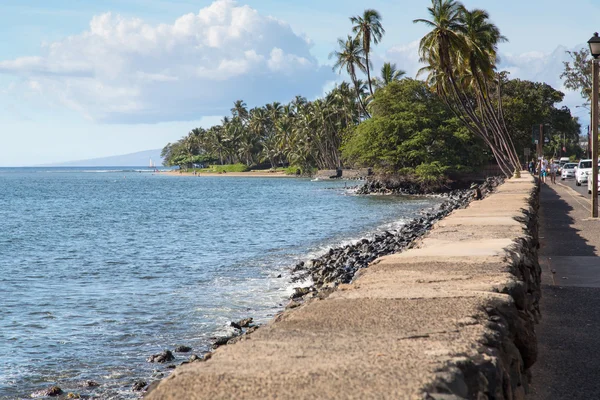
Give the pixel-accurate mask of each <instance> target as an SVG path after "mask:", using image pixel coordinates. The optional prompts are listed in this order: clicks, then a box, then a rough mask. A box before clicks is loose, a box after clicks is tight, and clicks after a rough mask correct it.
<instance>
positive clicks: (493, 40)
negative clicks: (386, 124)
mask: <svg viewBox="0 0 600 400" xmlns="http://www.w3.org/2000/svg"><path fill="white" fill-rule="evenodd" d="M428 10H429V14H430V15H431V19H430V20H427V19H416V20H414V22H416V23H417V22H418V23H424V24H426V25H427V26H429V27H430V28H432V29H431V31H430V32H429V33H428V34H426V35H425V36H424V37H423V38H422V39H421V42H420V44H419V55H420V59H421V61H422V62H424V63H426V64H427V65H426V67H424V68H422V69H421V70H420V71H419V73H423V72H427V73H428V74H429V76H428V77H427V82H428V83H429V84H430V85H431V86H432V87H434V88H435V89H436V91H437V93H438V94H439V95H440V96H441V98H442V99H443V100H444V102H445V103H446V105H447V106H448V107H449V108H450V109H451V110H452V112H453V113H454V114H455V115H456V116H457V117H458V118H459V119H460V120H461V122H462V123H463V124H464V125H465V126H466V127H467V128H468V129H469V130H470V131H471V132H472V133H473V134H475V135H477V136H479V137H481V138H482V139H483V140H484V142H485V143H486V144H487V145H488V147H489V148H490V150H491V151H492V153H493V154H494V157H495V158H496V160H497V162H498V165H499V166H500V168H501V169H502V170H503V172H504V173H505V175H507V176H509V175H510V174H511V172H512V170H513V169H515V168H518V167H519V160H518V157H517V155H516V151H515V150H514V146H513V145H512V140H511V138H510V135H509V134H508V132H507V130H506V125H505V124H504V122H503V118H502V114H501V111H500V110H501V107H500V106H499V107H498V111H497V112H496V111H495V110H494V109H493V106H492V105H491V98H490V96H489V93H488V89H487V88H488V87H489V85H490V84H492V83H493V81H494V78H495V66H496V62H497V56H496V54H497V44H498V43H499V42H501V41H504V40H506V39H505V38H504V37H503V36H502V35H501V34H500V31H499V30H498V28H497V27H496V26H495V25H493V24H492V23H490V22H489V16H488V14H487V13H486V12H485V11H481V10H475V11H471V12H469V11H468V10H466V9H465V7H464V6H463V5H462V4H461V3H460V2H458V1H455V0H432V5H431V7H429V8H428Z"/></svg>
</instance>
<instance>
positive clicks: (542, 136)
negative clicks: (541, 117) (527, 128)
mask: <svg viewBox="0 0 600 400" xmlns="http://www.w3.org/2000/svg"><path fill="white" fill-rule="evenodd" d="M538 142H539V146H540V147H539V148H538V157H541V158H544V124H540V139H539V140H538Z"/></svg>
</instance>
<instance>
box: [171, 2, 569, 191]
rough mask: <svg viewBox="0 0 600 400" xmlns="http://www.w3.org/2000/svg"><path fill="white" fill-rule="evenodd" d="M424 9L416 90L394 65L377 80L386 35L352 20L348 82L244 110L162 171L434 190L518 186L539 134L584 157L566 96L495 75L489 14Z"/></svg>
mask: <svg viewBox="0 0 600 400" xmlns="http://www.w3.org/2000/svg"><path fill="white" fill-rule="evenodd" d="M427 10H428V13H429V17H428V18H427V19H415V20H414V22H415V23H419V24H424V25H426V26H427V27H429V28H430V31H429V32H428V33H427V34H426V35H425V36H424V37H423V38H422V39H421V41H420V44H419V56H420V60H421V62H422V63H423V64H424V67H423V68H421V69H420V71H419V73H418V74H417V77H416V78H417V79H413V78H409V77H407V76H406V73H405V72H404V71H402V70H400V69H398V66H397V65H395V64H392V63H389V62H386V63H384V64H383V66H382V67H381V70H380V74H379V76H373V75H374V74H373V71H374V68H373V62H372V59H373V56H372V53H373V49H374V47H375V46H376V45H377V44H379V43H380V42H381V40H382V38H383V36H384V34H385V29H384V27H383V22H382V21H383V18H382V16H381V15H380V14H379V12H377V11H376V10H373V9H367V10H365V11H364V12H363V13H362V14H361V15H356V16H352V17H350V27H349V30H350V33H351V34H349V35H346V36H345V37H343V38H340V39H338V41H337V49H335V50H334V51H332V52H331V54H330V56H329V58H330V59H331V60H332V64H333V65H332V68H333V70H334V71H337V72H339V73H340V74H344V75H346V76H347V77H348V78H349V81H350V82H341V83H339V84H337V85H336V86H335V87H334V88H333V89H332V90H331V91H329V92H328V93H327V94H325V96H323V97H322V98H318V99H315V100H312V101H309V100H308V99H306V98H305V97H302V96H296V98H294V99H293V100H292V101H291V102H290V103H287V104H282V103H278V102H273V103H270V104H267V105H264V106H262V107H254V108H250V109H249V108H248V106H247V105H246V103H244V101H243V100H237V101H235V103H234V105H233V107H232V109H231V115H229V116H226V117H223V119H222V121H221V124H219V125H216V126H213V127H211V128H208V129H204V128H195V129H193V130H192V131H190V132H189V133H188V135H187V136H185V137H183V138H182V139H181V140H179V141H177V142H175V143H169V144H168V145H167V146H165V148H164V149H163V153H162V155H163V157H164V160H165V164H166V165H179V166H185V167H192V166H193V165H194V164H202V166H206V165H207V164H210V165H230V164H243V165H245V166H246V167H247V168H256V167H258V168H271V169H278V168H285V169H286V170H287V171H288V172H300V173H303V174H309V173H311V171H314V170H315V169H337V168H346V167H372V168H374V169H375V171H377V172H381V173H385V174H400V175H404V176H408V177H412V178H414V179H416V180H419V181H422V182H437V181H442V180H443V179H444V178H445V177H446V176H448V175H449V174H451V173H455V172H463V171H464V172H468V171H471V170H475V169H478V168H480V167H481V166H482V165H484V164H489V163H495V164H497V165H498V167H499V168H500V170H501V171H502V173H503V174H504V175H505V176H510V175H512V172H513V171H514V170H515V169H520V168H521V161H522V160H521V159H520V157H521V156H522V155H523V154H524V149H525V148H533V147H534V145H533V144H532V129H533V127H534V126H536V125H537V126H539V124H540V123H542V124H546V125H548V126H549V127H551V131H552V134H553V137H552V139H551V142H550V144H549V146H548V151H556V150H557V148H558V144H559V143H560V144H562V145H563V146H566V144H565V143H567V142H568V143H573V144H572V145H571V146H570V147H571V148H572V149H573V150H574V151H575V150H577V149H578V146H577V145H576V143H577V136H578V132H579V128H580V126H579V123H578V121H577V120H576V119H575V118H573V117H572V116H571V112H570V110H569V109H568V108H566V107H563V108H560V109H559V108H556V104H557V103H559V102H561V101H562V99H563V97H564V95H563V94H562V93H561V92H559V91H557V90H555V89H553V88H552V87H550V86H549V85H546V84H543V83H535V82H528V81H522V80H518V79H514V80H511V79H510V78H509V76H508V73H506V72H499V71H498V70H497V64H498V61H499V59H498V45H499V44H500V43H502V42H505V41H507V38H506V37H504V36H503V35H502V34H501V32H500V29H499V28H498V27H497V26H496V25H494V24H493V23H492V22H491V19H490V16H489V15H488V13H487V12H486V11H485V10H481V9H472V10H469V9H467V8H466V7H465V6H464V5H463V4H462V3H460V2H458V1H455V0H432V2H431V6H430V7H429V8H428V9H427ZM375 75H376V74H375ZM418 78H424V80H419V79H418ZM573 79H575V78H573ZM573 85H576V83H573ZM559 138H562V139H561V140H559Z"/></svg>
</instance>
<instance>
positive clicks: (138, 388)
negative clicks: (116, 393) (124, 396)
mask: <svg viewBox="0 0 600 400" xmlns="http://www.w3.org/2000/svg"><path fill="white" fill-rule="evenodd" d="M147 384H148V383H147V382H146V381H143V380H139V381H136V382H135V383H134V384H133V387H132V388H131V390H133V391H134V392H141V391H142V390H144V388H145V387H146V385H147Z"/></svg>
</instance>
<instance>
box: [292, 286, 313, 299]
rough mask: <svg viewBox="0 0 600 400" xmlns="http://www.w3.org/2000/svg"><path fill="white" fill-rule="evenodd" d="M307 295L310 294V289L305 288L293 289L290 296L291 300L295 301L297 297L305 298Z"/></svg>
mask: <svg viewBox="0 0 600 400" xmlns="http://www.w3.org/2000/svg"><path fill="white" fill-rule="evenodd" d="M309 293H310V288H307V287H301V288H294V293H293V294H292V299H297V298H298V297H302V296H305V295H307V294H309Z"/></svg>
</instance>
